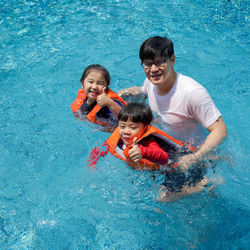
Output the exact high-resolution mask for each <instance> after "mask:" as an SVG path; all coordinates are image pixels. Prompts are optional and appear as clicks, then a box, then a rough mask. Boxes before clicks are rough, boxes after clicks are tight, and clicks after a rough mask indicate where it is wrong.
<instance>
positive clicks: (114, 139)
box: [107, 125, 192, 170]
mask: <svg viewBox="0 0 250 250" xmlns="http://www.w3.org/2000/svg"><path fill="white" fill-rule="evenodd" d="M148 136H155V137H156V138H157V139H160V140H159V141H161V142H162V143H163V145H164V144H165V146H166V147H165V148H168V150H172V151H178V150H180V149H182V148H185V145H184V144H183V143H182V142H180V141H178V140H176V139H174V138H173V137H171V136H170V135H168V134H167V133H165V132H163V131H162V130H160V129H158V128H156V127H154V126H152V125H150V126H149V127H148V128H147V130H146V131H145V133H144V134H143V135H142V136H141V137H140V138H138V140H137V142H138V143H139V144H140V141H142V139H144V138H146V137H148ZM119 140H120V136H119V133H118V128H116V129H115V131H114V132H113V133H112V135H111V136H110V137H109V139H108V140H107V145H108V148H109V152H110V153H111V154H113V155H114V156H116V157H117V158H119V159H121V160H123V161H126V162H127V163H128V165H130V166H131V167H133V168H135V169H138V170H155V169H160V168H161V166H160V165H159V164H156V163H153V162H151V161H149V160H146V159H142V160H141V161H140V162H138V163H137V162H133V161H132V160H131V159H130V157H129V154H128V151H129V150H130V149H131V148H132V145H130V146H128V147H126V149H125V150H123V155H124V156H125V157H124V156H122V155H121V154H119V153H118V152H117V151H116V146H117V144H118V142H119ZM163 150H164V147H163ZM191 150H192V149H191ZM164 151H166V152H167V150H164ZM167 153H169V152H167ZM170 155H171V154H170ZM170 160H171V156H170ZM170 167H177V164H172V165H171V163H170Z"/></svg>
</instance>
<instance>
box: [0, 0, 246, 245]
mask: <svg viewBox="0 0 250 250" xmlns="http://www.w3.org/2000/svg"><path fill="white" fill-rule="evenodd" d="M0 10H1V12H0V79H1V80H0V84H1V85H0V104H1V109H0V120H1V123H0V164H1V165H0V248H1V249H192V248H196V249H248V248H249V245H250V241H249V239H250V235H249V227H250V226H249V225H250V223H249V221H250V212H249V211H250V201H249V177H250V173H249V160H250V159H249V147H250V143H249V132H250V129H249V106H250V101H249V100H250V98H249V83H248V79H249V68H250V63H249V60H248V58H249V4H248V1H241V0H238V1H233V0H231V1H229V0H228V1H226V0H219V1H215V0H211V1H201V0H194V1H189V0H169V1H163V0H161V1H156V0H151V1H149V0H144V1H141V0H140V1H139V0H135V1H130V0H128V1H121V0H112V1H111V0H105V1H104V0H102V1H95V0H89V1H72V0H64V1H46V0H33V1H30V0H25V1H21V0H15V1H13V0H8V1H7V0H3V1H1V2H0ZM153 35H162V36H167V37H169V38H171V39H172V40H173V41H174V44H175V54H176V66H175V69H176V70H177V71H178V72H181V73H183V74H185V75H188V76H190V77H192V78H194V79H195V80H197V81H198V82H200V83H201V84H203V85H204V86H205V87H206V88H207V90H208V92H209V93H210V95H211V96H212V97H213V99H214V101H215V103H216V105H217V107H218V108H219V110H220V111H221V112H222V114H223V118H224V120H225V122H226V125H227V129H228V133H229V136H228V138H227V139H226V141H225V142H224V143H223V144H222V145H221V146H220V152H221V154H223V155H226V160H224V161H221V162H218V165H217V167H216V173H217V174H218V175H220V176H222V177H223V178H224V179H225V182H224V183H223V184H222V185H220V186H218V187H216V188H215V189H213V190H212V191H207V190H206V191H204V192H201V193H199V194H195V195H192V196H190V197H187V198H184V199H182V200H180V201H176V202H171V203H168V204H163V203H160V202H156V201H155V196H156V195H157V191H158V188H159V184H160V183H161V181H162V176H160V175H157V174H156V176H155V177H154V178H153V177H152V175H151V173H148V172H142V171H134V170H132V169H130V168H129V167H127V166H126V165H125V164H124V163H123V162H121V161H120V160H119V159H116V158H114V157H113V156H112V155H107V156H106V157H105V158H102V159H101V160H100V161H99V162H98V164H97V166H96V168H95V169H91V168H88V167H87V159H88V156H89V154H90V152H91V150H92V149H93V148H94V147H95V146H98V145H100V144H101V143H102V142H103V141H104V140H105V139H106V138H107V137H108V136H109V133H107V132H103V131H100V129H99V128H98V127H96V126H94V125H90V124H89V123H87V122H82V121H79V120H76V119H75V118H74V117H73V115H72V112H71V109H70V104H71V103H72V102H73V100H74V98H75V96H76V93H77V90H78V89H79V88H80V82H79V79H80V77H81V74H82V72H83V70H84V68H85V67H86V66H87V65H89V64H93V63H99V64H102V65H103V66H105V67H106V68H107V69H108V70H109V72H110V75H111V87H112V89H113V90H115V91H117V90H119V89H122V88H125V87H130V86H134V85H141V84H142V82H143V81H144V73H143V70H142V69H141V66H140V61H139V57H138V51H139V47H140V45H141V43H142V42H143V41H144V40H145V39H146V38H148V37H150V36H153ZM208 176H209V177H211V178H212V177H214V173H213V171H212V170H209V171H208Z"/></svg>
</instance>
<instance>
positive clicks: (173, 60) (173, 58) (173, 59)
mask: <svg viewBox="0 0 250 250" xmlns="http://www.w3.org/2000/svg"><path fill="white" fill-rule="evenodd" d="M170 60H171V62H172V63H173V64H175V54H173V55H172V56H171V57H170Z"/></svg>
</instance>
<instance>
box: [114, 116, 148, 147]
mask: <svg viewBox="0 0 250 250" xmlns="http://www.w3.org/2000/svg"><path fill="white" fill-rule="evenodd" d="M144 129H145V125H144V124H143V123H142V122H132V121H131V120H130V119H128V120H127V121H126V122H124V121H119V122H118V133H119V135H120V137H121V139H122V140H123V142H124V144H125V145H126V146H129V145H130V144H132V143H133V139H134V137H137V139H139V138H140V137H141V136H142V134H143V132H144Z"/></svg>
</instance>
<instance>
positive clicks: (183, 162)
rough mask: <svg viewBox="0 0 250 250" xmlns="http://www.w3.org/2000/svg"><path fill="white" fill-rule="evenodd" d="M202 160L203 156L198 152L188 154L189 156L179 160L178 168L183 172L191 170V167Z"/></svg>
mask: <svg viewBox="0 0 250 250" xmlns="http://www.w3.org/2000/svg"><path fill="white" fill-rule="evenodd" d="M199 160H201V155H200V153H199V152H198V151H197V152H195V153H192V154H188V155H184V156H181V157H179V159H178V162H177V164H178V167H179V168H180V169H181V170H182V171H184V172H185V171H186V170H188V169H189V168H190V165H191V164H193V163H195V162H197V161H199Z"/></svg>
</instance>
